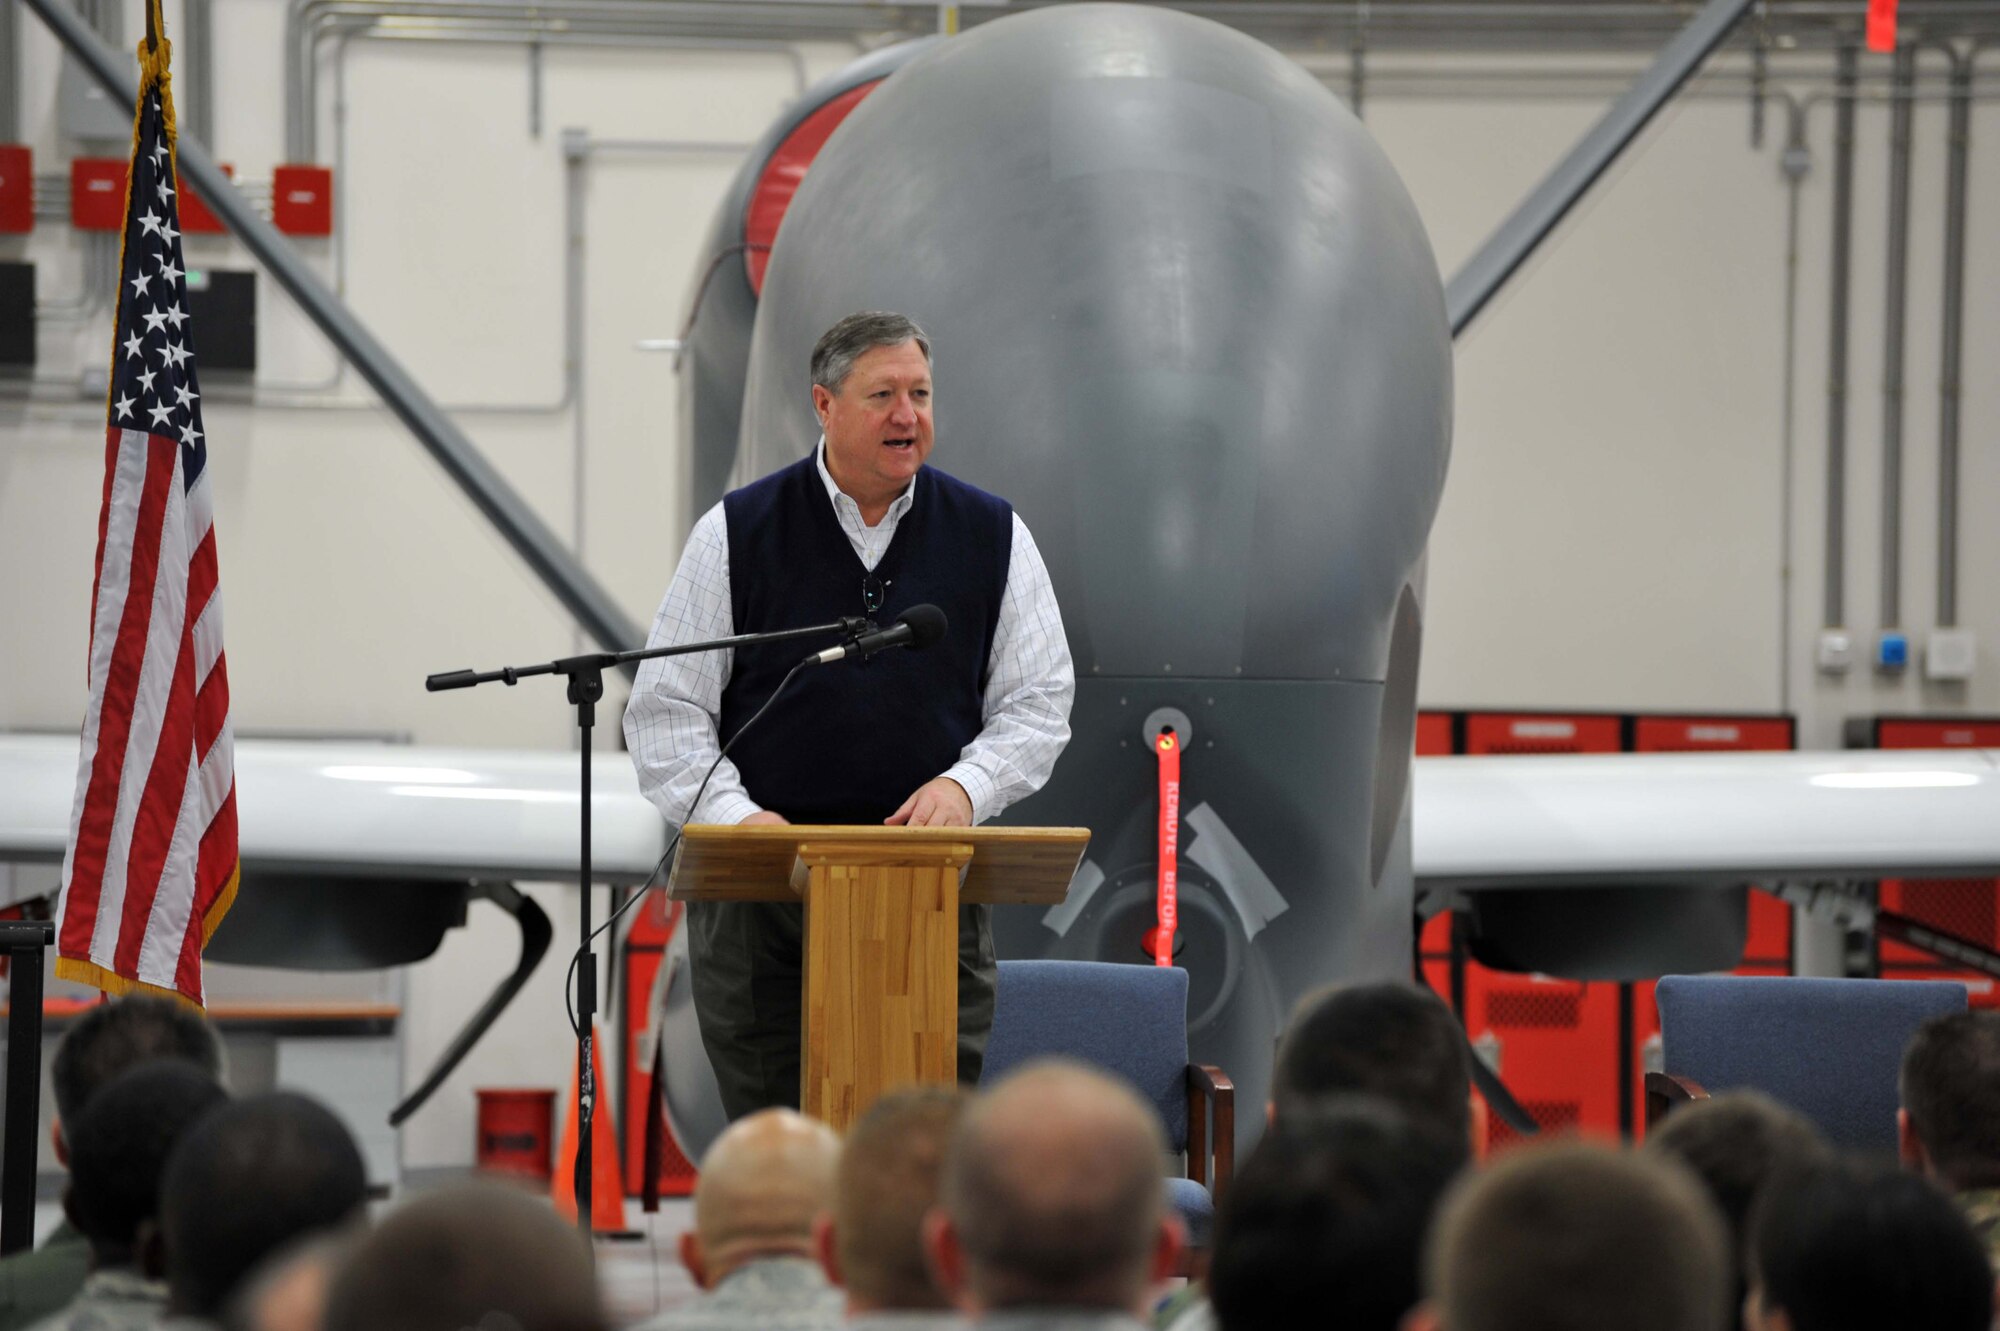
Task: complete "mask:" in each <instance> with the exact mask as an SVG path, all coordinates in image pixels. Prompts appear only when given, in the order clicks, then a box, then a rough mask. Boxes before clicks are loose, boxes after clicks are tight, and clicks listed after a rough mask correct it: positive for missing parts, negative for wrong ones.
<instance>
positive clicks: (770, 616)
mask: <svg viewBox="0 0 2000 1331" xmlns="http://www.w3.org/2000/svg"><path fill="white" fill-rule="evenodd" d="M722 507H723V514H724V517H725V518H726V520H727V525H728V529H729V599H730V604H731V608H732V610H733V611H734V613H735V617H736V631H737V632H738V633H759V632H767V631H770V630H775V629H785V628H797V627H800V626H803V625H806V624H817V623H823V622H825V621H828V620H832V619H836V618H839V617H840V616H842V615H859V614H863V613H866V607H865V606H864V604H863V601H862V583H863V579H864V578H865V577H866V575H867V572H868V571H867V570H866V569H865V568H863V567H862V564H861V560H860V558H859V557H858V556H857V555H856V554H855V553H854V547H853V545H852V544H851V543H850V542H849V541H848V539H847V534H846V533H845V532H843V531H842V530H841V529H840V519H839V518H838V516H836V515H835V513H834V509H833V501H832V500H831V499H830V498H829V497H828V495H827V493H826V486H825V483H824V482H822V481H821V479H820V475H819V469H818V466H817V464H816V462H815V460H814V455H808V456H806V457H805V458H804V459H802V460H801V461H799V462H796V463H794V464H793V465H791V466H789V467H786V468H784V469H783V470H782V471H777V472H773V473H772V474H771V475H769V476H766V477H765V478H764V479H762V480H760V481H756V482H754V483H753V484H750V485H747V486H745V487H743V488H742V489H741V490H736V491H733V492H731V493H730V494H728V495H726V496H725V497H724V498H723V501H722ZM1013 512H1014V511H1013V509H1012V508H1011V507H1010V506H1009V505H1008V504H1007V502H1006V501H1005V500H1003V499H999V498H996V497H995V496H993V495H990V494H987V493H986V492H985V491H984V490H979V489H976V488H974V487H973V486H970V485H967V484H965V483H964V482H963V481H958V480H954V479H952V478H951V477H949V476H947V475H945V474H944V473H943V472H940V471H934V470H932V469H931V468H930V467H924V468H922V469H921V470H919V471H918V472H917V479H916V493H915V496H914V502H913V503H912V505H911V507H910V511H909V512H908V513H906V514H904V515H903V517H902V519H901V520H900V521H899V522H898V523H897V525H896V534H895V537H894V538H893V539H892V540H891V541H890V542H889V548H888V550H887V551H885V552H884V553H883V555H882V559H881V562H880V563H878V564H877V565H876V566H875V577H876V578H877V579H878V580H879V581H880V582H881V584H882V588H883V596H882V605H881V608H880V609H879V610H877V611H875V612H874V614H873V615H872V616H871V617H872V618H873V619H875V621H876V622H877V623H879V624H883V625H888V624H891V623H893V622H894V621H895V618H896V616H897V615H898V614H900V613H902V612H903V611H904V610H907V609H908V608H909V607H911V606H913V605H921V604H924V603H925V602H929V603H931V604H933V605H936V606H938V607H939V608H940V609H942V610H943V611H944V613H945V617H946V619H947V620H948V621H949V624H950V627H949V629H948V630H947V631H946V633H945V636H944V638H943V640H942V641H940V642H938V643H936V644H934V645H932V646H931V647H928V648H926V649H924V650H922V651H910V650H908V649H907V648H898V649H896V650H892V651H886V652H882V653H880V654H878V655H876V656H874V657H872V658H870V659H869V660H866V661H852V660H850V661H837V662H835V663H834V664H832V665H827V666H812V667H808V668H807V669H805V670H802V671H800V672H799V676H798V678H796V679H794V680H793V681H792V683H791V686H790V687H789V688H788V689H786V691H785V696H784V697H783V698H781V699H780V700H779V701H778V703H777V705H776V706H775V707H773V708H772V709H771V712H770V714H769V715H767V716H766V717H765V718H764V719H763V720H762V721H759V722H758V723H757V725H756V726H755V728H753V729H752V730H751V731H750V732H749V733H748V734H746V735H744V736H743V740H742V742H741V743H740V744H738V745H736V747H735V748H733V749H731V750H730V751H729V759H730V761H731V762H733V763H735V764H736V769H737V771H738V772H739V773H740V774H741V775H742V777H743V784H744V788H745V789H746V790H747V791H748V792H749V794H750V798H751V799H754V800H756V801H757V803H759V804H761V805H763V806H764V807H765V808H767V809H770V810H772V811H774V812H777V813H781V814H783V815H784V816H785V817H787V818H789V819H790V820H791V821H793V822H795V823H880V822H881V821H882V820H883V819H884V818H886V817H888V816H889V815H890V814H892V813H894V812H895V811H896V809H897V808H898V807H899V806H900V805H901V804H902V802H903V801H904V800H905V799H907V798H908V797H909V795H910V793H911V792H912V791H914V790H916V788H917V787H918V786H921V785H922V784H923V783H924V782H926V781H928V780H930V779H931V778H932V777H935V776H938V775H940V774H941V773H943V771H944V770H945V769H946V768H947V767H950V766H951V765H952V764H953V763H955V762H957V761H958V755H959V752H960V750H962V749H963V748H964V747H965V746H966V745H967V744H969V743H971V742H972V740H973V738H974V737H975V736H976V735H978V734H979V732H980V729H981V727H982V718H981V699H982V696H983V694H984V692H985V685H986V666H987V661H988V659H989V658H990V657H991V655H992V650H993V634H994V629H995V626H996V625H997V624H998V622H999V619H1000V602H1001V598H1002V596H1003V595H1004V593H1005V592H1006V588H1007V565H1008V561H1009V558H1010V556H1011V555H1012V553H1013V543H1014V519H1013ZM806 651H807V647H806V646H804V645H801V644H799V643H781V644H777V645H774V646H768V647H739V648H738V649H737V650H736V659H735V664H734V666H733V667H732V669H731V671H730V676H729V683H728V685H727V687H725V688H724V689H723V691H722V716H721V724H720V728H719V729H720V738H721V740H722V742H723V743H725V744H727V743H729V742H730V741H731V740H732V739H734V738H735V737H736V733H737V732H738V731H739V730H741V729H742V728H743V725H744V723H745V722H746V721H748V720H749V719H750V717H751V716H752V715H754V714H755V713H756V711H757V709H758V708H759V707H762V706H763V705H764V703H765V701H766V700H767V699H769V698H770V696H771V692H772V690H774V689H775V688H777V686H778V683H779V681H780V680H782V679H783V678H784V676H785V672H786V671H787V670H789V669H791V667H792V665H793V664H794V663H795V662H796V661H798V659H799V658H800V657H801V656H803V655H805V654H806Z"/></svg>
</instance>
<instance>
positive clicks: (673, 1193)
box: [622, 892, 695, 1197]
mask: <svg viewBox="0 0 2000 1331" xmlns="http://www.w3.org/2000/svg"><path fill="white" fill-rule="evenodd" d="M633 910H634V911H636V912H637V914H638V918H637V919H635V920H634V921H633V922H632V932H631V933H630V934H629V935H628V936H627V938H626V943H625V958H624V965H623V967H622V969H623V971H624V974H625V981H624V983H625V1021H624V1026H625V1041H624V1045H625V1049H624V1054H625V1191H626V1192H627V1193H630V1194H632V1195H633V1196H637V1195H639V1194H640V1193H641V1192H642V1191H643V1190H644V1188H645V1182H646V1109H647V1105H646V1093H647V1091H649V1090H650V1089H651V1088H652V1078H651V1076H650V1075H649V1074H647V1073H645V1072H642V1071H641V1070H640V1067H639V1043H640V1041H641V1040H642V1039H643V1038H644V1036H645V1034H646V1019H647V1016H648V1015H649V1014H648V1012H647V1009H646V1004H647V1000H648V999H649V998H650V997H651V996H652V992H653V978H654V977H655V976H656V975H658V974H659V971H660V963H661V961H662V960H663V959H664V958H665V956H666V951H667V944H668V942H669V941H671V940H672V938H673V936H674V930H675V929H677V928H679V927H680V923H681V918H682V915H683V912H684V910H685V907H683V906H682V905H681V903H679V902H677V901H670V900H668V899H667V894H666V893H665V892H651V893H648V894H647V896H646V899H645V900H644V901H643V902H641V903H640V904H639V905H637V906H635V907H633ZM661 1145H662V1148H663V1149H662V1150H661V1152H660V1195H661V1196H662V1197H686V1196H689V1195H690V1194H692V1193H693V1192H694V1182H695V1167H694V1165H693V1163H692V1162H690V1161H689V1160H688V1158H687V1156H686V1155H685V1154H683V1153H682V1151H681V1149H680V1145H679V1143H678V1142H676V1141H675V1140H674V1132H673V1128H672V1126H671V1125H669V1126H668V1127H667V1130H666V1136H665V1139H664V1141H663V1142H662V1143H661Z"/></svg>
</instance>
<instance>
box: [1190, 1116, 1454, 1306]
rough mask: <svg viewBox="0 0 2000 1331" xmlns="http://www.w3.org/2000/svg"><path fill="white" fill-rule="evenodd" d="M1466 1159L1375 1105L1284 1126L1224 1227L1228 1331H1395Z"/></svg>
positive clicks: (1230, 1203) (1427, 1128)
mask: <svg viewBox="0 0 2000 1331" xmlns="http://www.w3.org/2000/svg"><path fill="white" fill-rule="evenodd" d="M1464 1157H1465V1142H1464V1139H1462V1138H1458V1139H1454V1138H1452V1137H1448V1136H1446V1135H1445V1134H1444V1133H1443V1132H1442V1131H1440V1130H1439V1129H1437V1128H1436V1127H1434V1126H1432V1125H1430V1124H1428V1123H1419V1122H1416V1121H1413V1120H1412V1119H1410V1118H1409V1117H1408V1116H1406V1115H1405V1114H1403V1113H1402V1112H1401V1111H1399V1110H1398V1109H1396V1108H1395V1107H1394V1106H1393V1105H1391V1104H1389V1103H1388V1102H1387V1101H1384V1100H1378V1099H1374V1098H1372V1097H1364V1096H1351V1097H1347V1098H1345V1099H1344V1100H1329V1101H1327V1102H1325V1103H1323V1104H1320V1105H1315V1106H1312V1107H1309V1108H1306V1109H1303V1110H1299V1111H1296V1112H1294V1113H1292V1114H1289V1115H1287V1116H1286V1117H1284V1118H1282V1119H1280V1120H1278V1122H1276V1123H1275V1124H1273V1125H1272V1127H1271V1129H1270V1130H1269V1131H1268V1132H1266V1133H1265V1134H1264V1139H1263V1140H1262V1141H1261V1142H1259V1143H1258V1145H1257V1149H1256V1150H1255V1151H1254V1152H1252V1153H1251V1155H1250V1158H1249V1159H1248V1160H1246V1161H1245V1162H1244V1164H1243V1166H1242V1168H1241V1169H1239V1170H1238V1171H1237V1174H1236V1178H1235V1180H1234V1181H1233V1182H1232V1183H1231V1184H1230V1188H1229V1191H1228V1192H1227V1193H1226V1194H1224V1196H1223V1200H1222V1204H1221V1206H1220V1208H1219V1214H1218V1215H1217V1217H1216V1234H1215V1252H1214V1256H1213V1257H1212V1258H1211V1260H1210V1264H1209V1275H1208V1291H1209V1300H1210V1302H1211V1303H1212V1304H1213V1305H1214V1307H1215V1313H1216V1317H1217V1319H1218V1320H1219V1321H1220V1323H1221V1325H1222V1327H1223V1328H1224V1331H1250V1329H1251V1328H1257V1327H1276V1326H1284V1325H1287V1324H1289V1323H1293V1322H1296V1321H1297V1320H1298V1314H1299V1310H1301V1309H1308V1308H1309V1309H1313V1310H1314V1311H1315V1315H1316V1317H1317V1318H1318V1319H1319V1320H1322V1321H1325V1322H1326V1323H1328V1324H1330V1325H1336V1326H1341V1327H1346V1328H1352V1331H1396V1327H1397V1326H1398V1325H1400V1324H1401V1322H1402V1319H1403V1315H1404V1314H1405V1313H1407V1312H1408V1311H1409V1310H1410V1308H1411V1306H1412V1305H1413V1304H1415V1303H1416V1302H1417V1299H1418V1297H1419V1294H1420V1289H1419V1281H1418V1267H1419V1264H1420V1261H1421V1258H1422V1254H1423V1245H1424V1235H1425V1234H1426V1233H1427V1232H1429V1229H1430V1221H1431V1215H1432V1213H1433V1211H1435V1210H1436V1208H1437V1204H1438V1201H1439V1199H1440V1198H1441V1197H1443V1195H1444V1193H1445V1190H1446V1189H1447V1188H1448V1187H1449V1186H1450V1185H1451V1181H1452V1179H1453V1178H1455V1177H1456V1176H1457V1174H1458V1172H1459V1169H1460V1166H1461V1165H1462V1164H1463V1162H1464Z"/></svg>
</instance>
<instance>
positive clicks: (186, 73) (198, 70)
mask: <svg viewBox="0 0 2000 1331" xmlns="http://www.w3.org/2000/svg"><path fill="white" fill-rule="evenodd" d="M211 4H212V0H186V4H185V6H184V12H183V14H182V20H181V41H182V42H184V43H185V44H186V45H185V46H184V47H183V48H182V49H183V50H185V51H187V53H188V58H187V59H186V60H185V61H183V62H182V64H181V68H180V69H177V70H175V71H174V114H175V116H176V118H177V119H178V120H179V122H180V132H181V133H183V134H186V135H188V136H189V137H190V138H193V139H194V140H195V141H196V142H198V143H201V144H204V145H206V146H207V147H209V148H211V149H212V148H214V147H215V73H214V70H215V15H214V10H213V9H212V7H211Z"/></svg>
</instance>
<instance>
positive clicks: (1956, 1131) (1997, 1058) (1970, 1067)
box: [1901, 1011, 2000, 1192]
mask: <svg viewBox="0 0 2000 1331" xmlns="http://www.w3.org/2000/svg"><path fill="white" fill-rule="evenodd" d="M1901 1082H1902V1093H1903V1108H1904V1109H1905V1110H1907V1111H1908V1113H1909V1115H1910V1130H1911V1131H1912V1132H1914V1133H1915V1134H1916V1137H1917V1140H1918V1141H1919V1142H1921V1143H1922V1144H1923V1148H1924V1154H1925V1155H1926V1156H1927V1157H1929V1159H1930V1164H1931V1168H1932V1169H1933V1170H1934V1171H1935V1172H1936V1173H1937V1174H1938V1176H1939V1177H1941V1178H1942V1179H1944V1180H1945V1181H1946V1182H1947V1183H1948V1184H1950V1186H1951V1187H1952V1188H1954V1189H1955V1190H1957V1191H1960V1192H1967V1191H1970V1190H1972V1189H1974V1188H2000V1012H1985V1011H1972V1012H1958V1013H1954V1014H1952V1015H1951V1016H1948V1017H1933V1018H1932V1019H1931V1020H1929V1021H1927V1022H1925V1023H1924V1024H1923V1025H1922V1026H1919V1027H1918V1028H1917V1033H1916V1034H1915V1035H1914V1036H1912V1037H1911V1039H1910V1043H1909V1046H1908V1047H1907V1048H1906V1049H1904V1051H1903V1070H1902V1078H1901Z"/></svg>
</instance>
